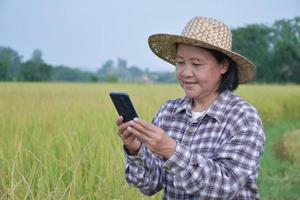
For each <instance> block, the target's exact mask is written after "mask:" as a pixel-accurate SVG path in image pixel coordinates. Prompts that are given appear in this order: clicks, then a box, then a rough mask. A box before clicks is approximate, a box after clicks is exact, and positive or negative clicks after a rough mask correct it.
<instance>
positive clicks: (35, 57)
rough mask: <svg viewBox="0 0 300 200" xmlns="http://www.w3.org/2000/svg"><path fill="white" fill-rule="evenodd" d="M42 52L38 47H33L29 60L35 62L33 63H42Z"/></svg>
mask: <svg viewBox="0 0 300 200" xmlns="http://www.w3.org/2000/svg"><path fill="white" fill-rule="evenodd" d="M42 56H43V53H42V51H41V50H40V49H35V50H34V51H33V52H32V56H31V59H30V60H31V62H33V63H35V64H42V63H44V61H43V58H42Z"/></svg>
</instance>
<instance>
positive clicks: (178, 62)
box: [176, 61, 184, 65]
mask: <svg viewBox="0 0 300 200" xmlns="http://www.w3.org/2000/svg"><path fill="white" fill-rule="evenodd" d="M176 64H177V65H183V64H184V62H183V61H176Z"/></svg>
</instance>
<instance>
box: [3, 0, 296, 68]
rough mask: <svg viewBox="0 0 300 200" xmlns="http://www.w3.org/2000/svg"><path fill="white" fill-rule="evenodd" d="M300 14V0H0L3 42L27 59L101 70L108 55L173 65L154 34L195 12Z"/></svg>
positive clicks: (242, 21)
mask: <svg viewBox="0 0 300 200" xmlns="http://www.w3.org/2000/svg"><path fill="white" fill-rule="evenodd" d="M297 15H298V16H300V1H299V0H251V1H249V0H226V1H225V0H211V1H208V0H186V1H182V0H181V1H179V0H151V1H145V0H144V1H143V0H107V1H104V0H84V1H83V0H0V46H9V47H11V48H13V49H14V50H16V51H17V52H18V53H19V54H20V55H22V56H23V61H25V60H28V59H29V58H30V57H31V55H32V52H33V51H34V50H35V49H40V50H41V51H42V53H43V60H44V61H45V62H46V63H49V64H52V65H66V66H69V67H73V68H80V69H83V70H87V71H96V70H97V69H99V68H100V67H101V65H102V64H103V63H104V62H106V61H107V60H109V59H112V60H114V61H115V62H116V61H117V59H118V58H123V59H126V60H127V65H128V66H133V65H134V66H139V67H140V68H141V69H145V68H148V69H149V70H150V71H171V70H173V69H174V67H173V66H171V65H170V64H168V63H166V62H164V61H162V60H160V59H159V58H158V57H156V56H155V55H154V54H153V53H152V52H151V50H150V49H149V47H148V41H147V40H148V37H149V35H152V34H156V33H168V34H180V33H181V31H182V29H183V28H184V26H185V24H186V23H187V22H188V21H189V20H190V19H191V18H193V17H194V16H205V17H211V18H215V19H218V20H220V21H222V22H224V23H225V24H227V25H228V26H229V27H230V28H237V27H242V26H245V25H248V24H253V23H259V24H266V25H271V24H272V23H273V22H274V21H275V20H280V19H291V18H294V17H295V16H297Z"/></svg>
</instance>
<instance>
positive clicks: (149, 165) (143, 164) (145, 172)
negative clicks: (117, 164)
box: [125, 108, 164, 196]
mask: <svg viewBox="0 0 300 200" xmlns="http://www.w3.org/2000/svg"><path fill="white" fill-rule="evenodd" d="M161 109H162V108H161ZM161 109H160V110H159V112H158V114H157V115H156V117H154V118H153V120H152V123H154V124H156V123H157V122H158V120H157V118H158V116H159V115H160V111H161ZM156 125H157V124H156ZM125 155H126V166H125V177H126V180H127V182H128V183H129V184H130V185H132V186H134V187H137V188H138V189H139V190H140V191H141V192H142V193H144V194H145V195H148V196H150V195H153V194H155V193H157V192H158V191H160V190H161V189H162V187H163V182H164V180H163V177H164V176H163V173H164V168H163V167H162V161H161V159H160V158H159V157H158V156H157V155H154V154H152V153H151V152H150V150H148V149H147V148H146V146H145V145H143V144H142V146H141V148H140V151H139V152H138V154H137V155H136V156H130V155H129V154H128V152H126V150H125Z"/></svg>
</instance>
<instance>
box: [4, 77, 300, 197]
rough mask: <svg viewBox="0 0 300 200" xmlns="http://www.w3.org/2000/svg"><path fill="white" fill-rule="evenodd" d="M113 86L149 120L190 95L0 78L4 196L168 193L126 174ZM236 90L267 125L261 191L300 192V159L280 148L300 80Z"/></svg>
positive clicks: (290, 125)
mask: <svg viewBox="0 0 300 200" xmlns="http://www.w3.org/2000/svg"><path fill="white" fill-rule="evenodd" d="M110 91H126V92H128V93H129V94H130V96H131V99H132V100H133V102H134V104H135V107H136V109H137V111H138V114H139V115H140V117H141V118H144V119H146V120H148V121H150V120H151V119H152V117H153V116H154V114H155V113H156V112H157V110H158V108H159V106H160V105H161V104H162V103H164V102H165V101H166V100H167V99H171V98H176V97H179V96H182V95H183V91H182V90H181V88H180V87H179V86H178V85H176V84H153V85H146V84H75V83H72V84H70V83H0V199H104V200H106V199H131V200H132V199H160V198H161V194H157V195H156V196H153V197H151V198H149V197H144V196H143V195H141V194H140V193H139V192H138V191H137V190H136V189H134V188H131V187H129V186H128V185H127V184H126V182H125V179H124V174H123V170H124V156H123V154H122V153H123V152H122V145H121V142H120V140H119V139H118V137H117V127H116V125H115V119H116V117H117V113H116V111H115V110H114V107H113V106H112V103H111V101H110V99H109V97H108V93H109V92H110ZM236 93H237V94H239V95H240V96H241V97H243V98H244V99H246V100H248V101H249V102H250V103H252V104H253V105H255V106H256V108H257V109H258V111H259V113H260V116H261V117H262V120H263V123H264V127H265V132H266V137H267V143H266V148H265V154H264V157H263V160H262V163H261V171H260V178H259V188H260V193H261V199H278V200H279V199H300V191H299V188H300V173H299V171H300V167H299V165H297V164H295V163H293V162H290V161H287V160H280V159H278V158H277V157H275V155H274V153H273V152H274V148H275V147H276V144H277V143H276V142H277V141H278V140H279V139H280V138H281V136H282V134H283V133H285V132H287V131H288V130H292V129H296V128H299V127H300V86H297V85H245V86H240V87H239V89H238V90H237V92H236ZM294 142H295V143H297V142H298V143H299V142H300V141H294ZM291 145H293V144H292V143H291ZM299 150H300V149H299Z"/></svg>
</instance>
